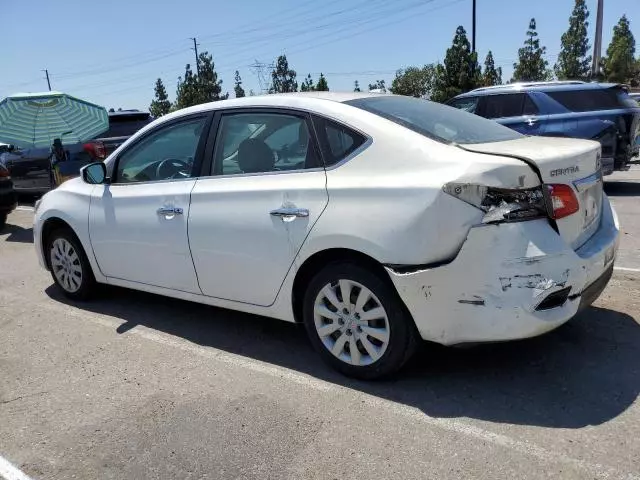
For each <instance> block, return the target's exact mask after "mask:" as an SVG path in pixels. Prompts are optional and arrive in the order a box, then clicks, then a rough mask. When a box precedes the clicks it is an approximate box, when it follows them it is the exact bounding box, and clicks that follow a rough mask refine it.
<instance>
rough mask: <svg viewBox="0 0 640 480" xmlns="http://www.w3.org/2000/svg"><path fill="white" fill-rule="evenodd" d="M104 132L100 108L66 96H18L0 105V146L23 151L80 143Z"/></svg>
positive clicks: (106, 120) (103, 112) (105, 117)
mask: <svg viewBox="0 0 640 480" xmlns="http://www.w3.org/2000/svg"><path fill="white" fill-rule="evenodd" d="M108 128H109V116H108V115H107V111H106V110H105V109H104V107H101V106H99V105H94V104H93V103H89V102H86V101H84V100H80V99H79V98H75V97H72V96H71V95H67V94H66V93H61V92H44V93H22V94H16V95H13V96H11V97H7V98H5V99H4V100H2V101H1V102H0V142H4V143H10V144H13V145H16V146H19V147H23V148H42V147H50V146H51V144H52V143H53V139H54V138H60V139H61V140H62V141H63V143H77V142H84V141H86V140H90V139H92V138H95V137H96V136H97V135H99V134H101V133H103V132H105V131H106V130H107V129H108ZM63 134H64V137H63Z"/></svg>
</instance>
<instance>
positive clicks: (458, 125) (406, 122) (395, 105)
mask: <svg viewBox="0 0 640 480" xmlns="http://www.w3.org/2000/svg"><path fill="white" fill-rule="evenodd" d="M345 103H347V104H348V105H352V106H354V107H358V108H361V109H362V110H366V111H367V112H371V113H375V114H376V115H379V116H381V117H384V118H386V119H387V120H391V121H392V122H395V123H397V124H399V125H402V126H403V127H407V128H409V129H411V130H413V131H415V132H418V133H420V134H422V135H424V136H426V137H429V138H432V139H434V140H437V141H439V142H444V143H459V144H470V143H489V142H503V141H506V140H514V139H517V138H521V137H522V136H523V135H521V134H519V133H517V132H515V131H514V130H511V129H509V128H507V127H504V126H502V125H500V124H499V123H496V122H494V121H493V120H487V119H486V118H482V117H479V116H477V115H474V114H472V113H468V112H465V111H462V110H458V109H457V108H453V107H449V106H447V105H442V104H440V103H435V102H429V101H427V100H420V99H417V98H413V97H402V96H395V95H394V96H391V95H389V96H380V97H367V98H359V99H356V100H350V101H348V102H345Z"/></svg>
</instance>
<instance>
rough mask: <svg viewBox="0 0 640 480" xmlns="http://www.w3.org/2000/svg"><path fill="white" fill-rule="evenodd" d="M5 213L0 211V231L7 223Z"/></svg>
mask: <svg viewBox="0 0 640 480" xmlns="http://www.w3.org/2000/svg"><path fill="white" fill-rule="evenodd" d="M7 216H8V214H7V213H0V231H2V230H3V229H4V227H5V225H6V224H7Z"/></svg>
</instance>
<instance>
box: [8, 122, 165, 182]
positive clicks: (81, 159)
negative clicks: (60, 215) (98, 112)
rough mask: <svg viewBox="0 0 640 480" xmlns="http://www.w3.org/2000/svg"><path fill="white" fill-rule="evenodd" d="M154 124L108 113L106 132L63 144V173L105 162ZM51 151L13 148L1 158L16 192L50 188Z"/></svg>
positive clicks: (51, 177) (46, 149)
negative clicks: (146, 126) (85, 139)
mask: <svg viewBox="0 0 640 480" xmlns="http://www.w3.org/2000/svg"><path fill="white" fill-rule="evenodd" d="M152 121H153V118H152V117H151V115H150V114H149V113H148V112H141V111H139V110H121V111H118V112H109V130H107V131H106V132H104V133H103V134H101V135H100V136H99V137H98V138H94V139H93V140H90V141H88V142H85V143H74V144H65V143H64V137H63V138H62V144H63V147H64V150H65V152H66V154H67V161H65V162H64V163H65V169H66V171H71V172H75V173H76V174H78V173H79V171H80V168H81V167H83V166H84V165H86V164H88V163H91V162H95V161H100V160H104V159H105V158H107V157H108V156H109V154H110V153H111V152H113V151H114V150H115V149H116V148H118V147H119V146H120V145H121V144H122V143H123V142H124V141H125V140H127V139H128V138H129V137H130V136H131V135H133V134H134V133H136V132H137V131H138V130H140V129H141V128H142V127H144V126H145V125H147V124H149V123H150V122H152ZM50 153H51V149H50V148H26V149H17V148H12V149H11V150H10V151H8V152H5V153H2V154H0V163H1V164H3V165H5V166H6V168H7V169H9V172H10V174H11V177H12V179H13V184H14V187H15V190H16V191H17V192H20V193H33V194H41V193H45V192H48V191H49V190H51V189H52V188H53V186H54V185H53V175H52V172H51V162H50V160H49V156H50Z"/></svg>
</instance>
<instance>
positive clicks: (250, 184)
mask: <svg viewBox="0 0 640 480" xmlns="http://www.w3.org/2000/svg"><path fill="white" fill-rule="evenodd" d="M326 184H327V180H326V175H325V172H324V169H318V170H315V171H312V170H309V171H299V172H290V173H283V174H274V175H230V176H222V177H207V178H202V179H199V180H198V181H197V182H196V185H195V188H194V189H193V192H192V194H191V209H190V212H189V240H190V243H191V252H192V254H193V263H194V264H195V266H196V270H197V273H198V280H199V282H200V287H201V289H202V293H203V294H204V295H207V296H211V297H218V298H221V299H225V300H234V301H237V302H244V303H252V304H255V305H261V306H268V305H271V304H272V303H273V302H274V300H275V298H276V295H277V293H278V291H279V290H280V286H281V285H282V282H283V281H284V279H285V277H286V275H287V272H288V270H289V268H290V267H291V265H292V264H293V260H294V259H295V257H296V255H297V254H298V251H299V250H300V247H301V246H302V244H303V243H304V241H305V239H306V238H307V235H308V234H309V232H310V231H311V229H312V228H313V225H314V224H315V223H316V221H317V220H318V218H320V215H321V214H322V212H323V211H324V209H325V207H326V205H327V201H328V195H327V187H326ZM283 207H285V208H294V209H295V208H300V209H306V210H307V211H308V213H309V216H308V217H295V218H283V217H277V216H273V215H271V214H270V212H271V211H272V210H277V209H279V208H283ZM239 287H241V288H239Z"/></svg>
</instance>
